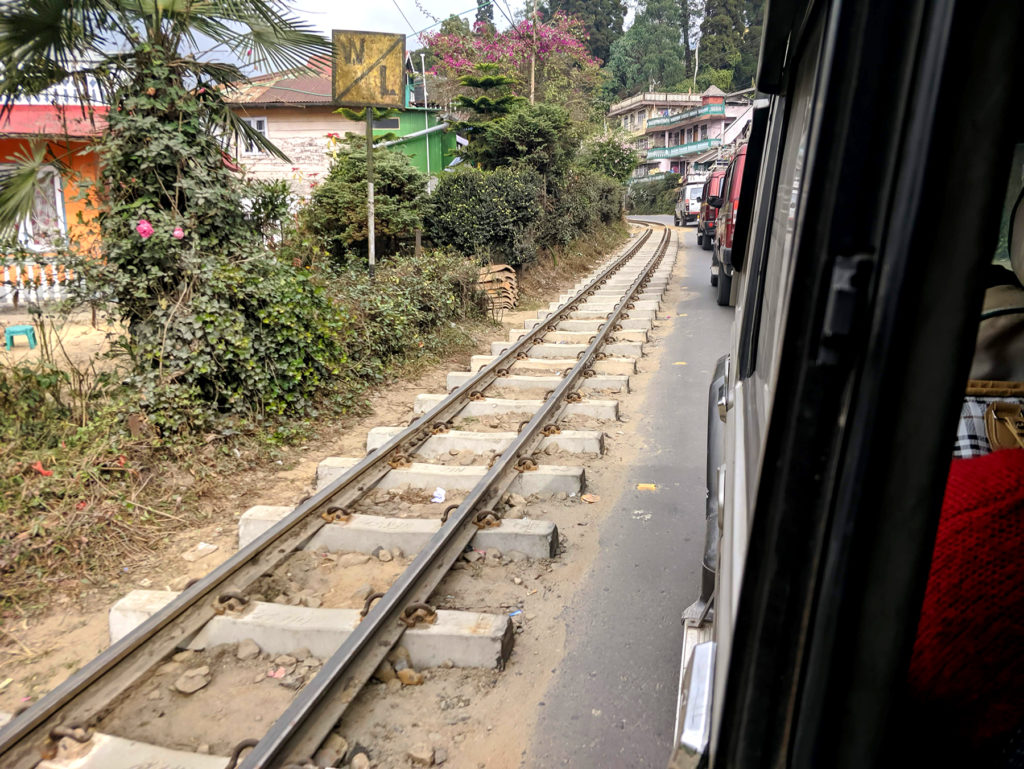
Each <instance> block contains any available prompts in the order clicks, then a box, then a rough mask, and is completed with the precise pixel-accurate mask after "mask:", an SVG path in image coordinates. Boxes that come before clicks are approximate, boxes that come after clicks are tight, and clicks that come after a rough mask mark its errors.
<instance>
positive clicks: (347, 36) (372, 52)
mask: <svg viewBox="0 0 1024 769" xmlns="http://www.w3.org/2000/svg"><path fill="white" fill-rule="evenodd" d="M331 38H332V40H333V42H334V66H333V72H332V73H331V82H332V91H333V96H334V102H335V103H336V104H338V105H340V106H343V107H365V108H366V216H367V236H368V239H369V245H368V250H369V268H370V277H371V278H372V277H373V273H374V269H375V267H376V262H377V260H376V239H375V234H374V205H373V181H374V180H373V108H374V107H381V108H385V109H389V108H399V109H400V108H402V107H404V106H405V100H404V95H405V35H391V34H386V33H383V32H353V31H347V30H340V29H336V30H334V31H333V32H332V34H331Z"/></svg>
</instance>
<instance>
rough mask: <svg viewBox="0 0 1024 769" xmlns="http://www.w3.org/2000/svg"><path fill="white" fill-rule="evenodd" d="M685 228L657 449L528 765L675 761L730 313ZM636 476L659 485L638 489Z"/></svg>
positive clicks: (648, 423) (618, 513)
mask: <svg viewBox="0 0 1024 769" xmlns="http://www.w3.org/2000/svg"><path fill="white" fill-rule="evenodd" d="M642 218H646V219H651V220H656V221H660V222H662V223H665V224H671V219H672V217H670V216H661V217H642ZM678 231H679V232H680V233H681V234H682V243H683V248H681V249H680V251H679V257H678V258H679V262H680V263H681V266H682V270H681V271H677V273H676V275H677V276H679V275H681V276H682V277H681V278H678V277H677V281H678V282H679V285H683V286H687V287H688V288H689V289H690V290H689V291H688V292H687V293H686V296H685V297H684V298H683V299H681V300H680V301H679V303H678V304H677V305H676V306H675V307H671V308H667V310H668V312H670V313H671V314H672V315H673V316H675V317H676V318H677V320H676V322H675V324H674V327H673V329H672V332H671V334H669V336H668V337H667V338H666V339H665V341H664V342H663V345H664V348H665V351H664V355H663V357H662V361H663V362H664V365H663V367H662V368H661V369H660V370H659V371H657V372H656V373H655V375H654V377H653V378H652V380H651V383H650V389H649V391H648V399H647V409H646V413H645V414H644V415H643V418H642V425H641V427H640V435H641V436H642V438H643V440H644V441H645V443H646V444H647V445H648V446H651V447H654V449H653V450H651V451H650V452H648V453H647V454H646V455H644V456H641V457H640V458H638V461H637V463H636V464H635V465H634V466H633V468H632V471H631V473H630V476H629V483H628V484H627V485H626V486H625V488H624V489H623V492H622V495H621V497H620V498H619V500H618V502H617V504H616V506H615V509H614V511H613V512H612V514H611V516H610V518H609V519H608V520H607V522H606V523H605V525H604V531H603V533H602V536H601V554H600V555H599V556H598V559H597V562H596V564H595V566H594V569H593V571H592V572H591V573H590V574H589V575H588V578H587V580H586V584H585V585H584V586H583V587H582V588H581V589H580V592H579V594H578V596H577V599H576V601H575V602H574V603H573V604H572V605H571V606H567V607H566V610H565V615H564V618H565V622H566V627H567V630H568V632H567V638H568V640H567V642H566V643H567V646H568V648H567V649H566V654H565V657H564V659H563V662H562V665H561V668H560V669H559V670H558V671H557V673H556V674H555V677H554V679H553V681H552V683H551V685H550V687H549V689H548V691H547V693H546V695H545V697H544V698H543V701H544V711H545V712H544V715H543V716H542V717H541V719H540V720H539V722H538V724H537V728H536V730H535V732H534V738H533V743H532V745H531V746H530V749H529V750H528V751H527V753H526V755H525V756H524V759H523V763H522V766H523V767H527V768H528V769H555V768H556V767H559V768H560V767H566V766H569V767H580V768H581V769H584V768H585V769H605V768H606V767H607V768H609V769H620V768H621V769H626V768H627V767H628V769H641V768H643V767H653V768H655V769H665V766H666V764H667V762H668V756H669V749H670V743H671V740H672V729H673V725H674V721H675V707H676V695H677V691H676V689H677V683H678V676H679V655H680V649H681V645H682V637H683V634H682V626H681V625H680V621H679V618H680V615H681V613H682V611H683V609H684V608H685V607H686V606H687V605H688V604H690V603H691V602H692V601H693V600H694V599H695V598H696V590H697V584H698V578H699V572H700V561H701V550H702V546H703V539H704V498H705V481H704V457H705V445H704V444H705V437H706V432H707V390H708V385H709V383H710V381H711V374H712V372H713V371H714V366H715V361H716V360H717V359H718V357H719V356H721V355H722V354H723V353H725V352H727V350H728V346H729V338H730V325H731V323H732V315H733V310H732V309H731V308H725V307H719V306H718V305H717V304H716V303H715V296H714V293H713V290H712V288H711V285H710V284H709V282H708V261H709V257H708V252H707V251H703V250H702V249H700V248H699V247H698V246H697V245H696V232H695V229H694V228H693V227H686V228H680V229H679V230H678ZM683 313H686V317H685V318H683V317H680V315H681V314H683ZM676 361H685V362H686V365H678V366H677V365H672V363H673V362H676ZM637 483H655V484H657V490H656V491H653V492H651V491H639V490H637V489H636V484H637Z"/></svg>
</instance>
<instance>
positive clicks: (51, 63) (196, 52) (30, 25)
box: [0, 0, 331, 232]
mask: <svg viewBox="0 0 1024 769" xmlns="http://www.w3.org/2000/svg"><path fill="white" fill-rule="evenodd" d="M330 50H331V48H330V42H329V41H328V40H327V39H325V38H323V37H321V36H320V35H319V34H317V33H316V32H314V31H313V29H312V27H311V26H310V25H308V24H306V23H304V22H302V21H301V20H300V19H298V18H297V17H296V16H295V15H294V14H293V13H292V12H291V10H290V8H289V7H288V6H287V5H286V4H285V3H283V2H281V0H3V1H2V2H0V114H3V113H4V112H5V111H6V110H8V109H9V108H10V107H11V105H12V104H13V103H14V101H15V100H17V99H19V98H22V97H25V96H35V95H39V94H43V93H44V92H45V91H46V89H48V88H50V87H52V86H55V85H58V84H65V85H69V86H71V87H73V88H74V89H75V90H76V91H77V93H78V94H79V96H80V97H81V101H82V102H83V103H87V101H88V96H89V93H90V90H95V89H98V90H99V92H100V93H101V95H102V98H103V101H104V102H106V103H107V104H109V105H110V107H111V109H112V110H116V109H118V108H119V105H120V104H121V103H122V102H123V101H124V99H125V98H130V97H131V96H132V95H133V94H135V93H137V92H136V91H134V90H133V88H134V87H136V86H139V85H140V84H141V82H142V79H143V77H142V76H143V74H145V79H146V82H151V74H152V73H151V69H152V67H151V65H152V64H153V62H154V61H155V60H159V61H160V62H161V66H162V67H163V68H165V71H166V78H167V81H168V84H170V85H178V86H183V87H185V88H187V89H189V90H190V91H191V92H193V93H198V94H203V98H202V111H203V115H204V121H205V123H206V126H207V129H208V130H209V131H210V132H211V133H212V134H214V135H217V136H219V137H220V138H221V139H222V140H223V142H224V143H225V146H227V145H228V143H229V142H234V141H236V140H242V141H245V142H246V143H249V144H255V145H256V146H258V147H260V148H261V149H263V150H265V151H267V152H270V153H272V154H274V155H276V156H277V157H280V158H282V159H284V160H287V158H286V157H285V155H284V154H283V153H282V152H281V151H280V150H279V149H278V148H277V147H275V146H274V145H273V144H272V143H271V142H270V141H269V140H268V139H267V138H266V137H264V136H263V135H262V134H260V133H258V132H257V131H256V130H255V129H253V128H252V127H251V126H250V125H248V124H247V123H246V122H244V121H243V120H241V119H240V118H239V117H238V116H237V115H236V114H235V113H234V112H232V111H231V110H230V109H229V108H228V105H227V104H226V103H225V102H224V100H223V98H222V96H221V95H222V93H223V91H224V89H225V87H227V86H228V85H229V84H231V83H236V82H239V81H244V80H245V79H246V76H245V74H244V72H243V71H242V69H241V67H240V66H239V65H238V64H237V63H235V62H239V61H246V62H248V63H249V64H251V65H252V66H253V68H254V69H257V70H264V71H269V70H283V69H304V68H307V67H308V64H309V62H310V61H311V60H312V59H313V58H316V57H324V56H329V55H330ZM90 86H92V88H90ZM167 117H168V119H172V120H173V119H174V117H173V116H171V115H168V116H167ZM16 160H17V163H16V164H15V166H14V168H13V170H11V171H8V172H7V173H6V174H5V175H4V176H3V177H2V178H0V232H11V231H12V229H13V228H14V227H16V224H17V222H18V221H19V220H20V219H21V218H23V217H24V216H25V214H26V213H27V212H28V211H29V210H30V208H31V205H32V195H33V193H34V185H35V180H36V178H37V172H38V170H39V168H40V167H41V166H42V164H43V163H46V162H50V163H52V162H54V161H55V160H57V161H58V162H59V160H60V158H53V157H47V153H46V152H44V151H38V152H36V151H27V152H23V153H21V154H20V155H19V156H18V157H17V158H16Z"/></svg>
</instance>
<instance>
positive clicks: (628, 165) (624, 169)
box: [579, 134, 640, 182]
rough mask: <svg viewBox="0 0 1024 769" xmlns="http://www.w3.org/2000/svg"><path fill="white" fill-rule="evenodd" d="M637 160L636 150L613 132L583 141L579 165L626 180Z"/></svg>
mask: <svg viewBox="0 0 1024 769" xmlns="http://www.w3.org/2000/svg"><path fill="white" fill-rule="evenodd" d="M639 162H640V156H639V154H638V153H637V151H636V150H635V149H633V148H632V147H631V146H629V145H628V144H626V143H625V142H624V141H623V139H622V138H620V137H618V136H615V135H614V134H613V135H611V136H607V137H605V138H601V139H597V138H595V139H591V140H590V141H588V142H586V143H584V145H583V149H582V150H580V158H579V163H580V165H581V166H583V167H584V168H589V169H590V170H592V171H597V172H598V173H601V174H604V175H605V176H609V177H611V178H612V179H615V180H616V181H618V182H626V181H628V180H629V177H630V175H631V174H632V173H633V169H635V168H636V166H637V163H639Z"/></svg>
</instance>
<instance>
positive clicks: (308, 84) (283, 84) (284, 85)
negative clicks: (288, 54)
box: [224, 60, 332, 104]
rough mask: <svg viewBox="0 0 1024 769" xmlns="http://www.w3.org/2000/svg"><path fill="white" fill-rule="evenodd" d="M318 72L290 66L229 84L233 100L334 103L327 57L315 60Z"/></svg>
mask: <svg viewBox="0 0 1024 769" xmlns="http://www.w3.org/2000/svg"><path fill="white" fill-rule="evenodd" d="M314 68H315V71H314V72H310V71H309V70H287V71H285V72H275V73H272V74H269V75H260V76H259V77H254V78H253V79H252V80H251V81H250V82H248V83H233V84H232V85H230V86H228V87H227V90H226V91H225V94H224V99H225V101H227V102H229V103H231V104H330V103H331V96H332V94H331V68H330V63H329V62H327V61H326V60H322V61H320V62H315V63H314Z"/></svg>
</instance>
